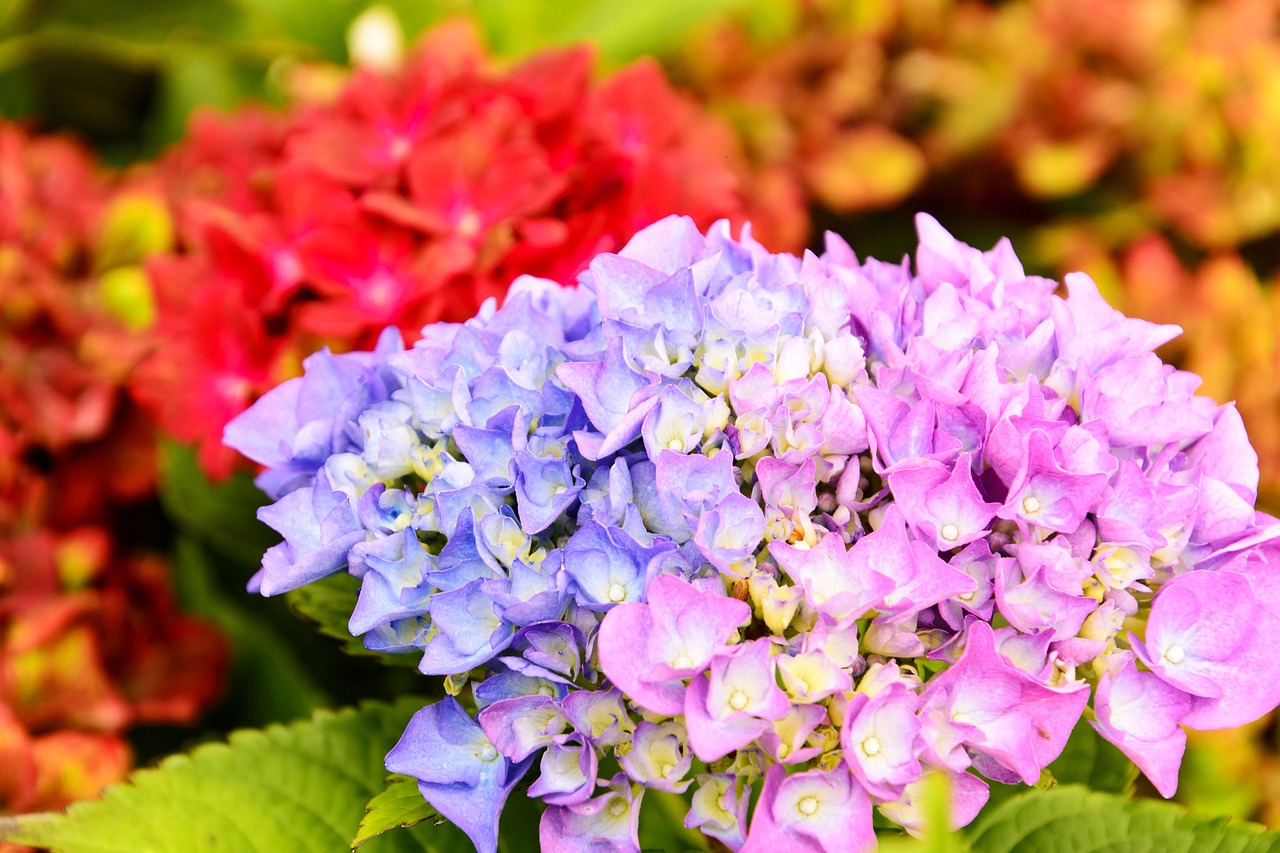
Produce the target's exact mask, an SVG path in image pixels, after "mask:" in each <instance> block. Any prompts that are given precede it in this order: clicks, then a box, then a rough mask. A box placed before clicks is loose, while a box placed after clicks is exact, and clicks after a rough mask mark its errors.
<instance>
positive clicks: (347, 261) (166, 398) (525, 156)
mask: <svg viewBox="0 0 1280 853" xmlns="http://www.w3.org/2000/svg"><path fill="white" fill-rule="evenodd" d="M590 70H591V54H590V52H589V51H587V50H584V49H577V50H567V51H557V52H548V53H545V54H541V55H539V56H536V57H534V58H533V59H531V60H529V61H527V62H525V63H523V64H522V65H520V66H518V67H516V68H515V69H513V70H511V71H510V72H502V71H500V70H497V69H495V68H494V67H492V65H491V64H490V63H489V62H488V61H487V60H486V59H485V57H484V54H483V52H482V50H481V49H480V48H479V46H478V45H477V43H476V40H475V37H474V34H473V33H472V32H471V30H470V29H469V28H468V27H466V26H465V25H462V24H457V23H454V24H449V25H446V26H443V27H441V28H438V29H437V30H435V31H434V32H433V33H432V34H431V35H430V36H429V37H428V38H427V40H426V41H425V42H424V43H423V44H422V45H421V46H420V48H419V50H418V51H417V52H416V53H415V54H414V56H413V57H411V58H410V60H409V61H408V62H407V64H406V66H405V68H404V69H403V70H402V71H400V72H398V73H396V74H394V75H389V76H379V75H377V74H375V73H373V72H370V71H360V72H356V73H355V74H353V75H352V76H351V77H350V79H349V80H348V82H347V84H346V86H345V88H344V89H343V91H342V92H341V93H340V94H339V95H338V97H337V98H336V100H334V101H333V102H332V103H328V104H310V105H306V106H302V107H298V108H295V109H294V110H293V111H292V112H289V113H286V114H285V115H284V116H282V117H280V118H279V119H278V120H277V121H275V122H270V121H267V120H264V118H263V117H262V115H261V114H260V113H256V112H250V113H246V114H245V118H244V119H243V120H244V121H245V122H247V123H248V125H249V127H248V128H247V130H246V133H245V136H246V139H247V140H248V141H246V142H235V141H234V139H235V137H236V131H235V128H236V126H237V123H238V122H239V121H241V119H240V118H238V117H235V116H233V117H231V118H229V119H225V120H223V124H222V127H221V128H220V129H215V128H214V126H213V124H212V122H213V120H212V119H209V118H204V119H203V120H202V122H201V124H200V125H199V127H197V128H196V130H195V133H196V137H195V139H194V140H189V141H186V142H184V143H182V144H180V145H179V146H178V148H176V149H175V150H174V151H173V152H171V153H170V154H169V155H168V157H167V158H166V162H165V165H163V166H162V167H161V169H160V175H161V176H162V177H167V178H169V179H171V180H172V179H174V178H176V179H177V180H178V181H179V182H180V184H181V189H180V190H178V191H173V190H171V191H169V192H168V193H167V195H168V197H169V198H170V199H171V201H172V203H173V204H174V205H175V211H174V218H175V220H176V221H177V222H178V224H179V231H180V235H179V236H180V241H179V242H180V252H179V253H178V254H177V255H176V256H174V257H171V258H166V259H164V260H162V261H157V262H155V263H153V264H151V265H150V267H149V271H150V272H151V274H152V278H153V281H154V283H155V286H156V289H157V291H158V293H159V299H158V306H159V319H158V322H157V325H156V327H155V330H154V343H155V352H154V355H153V356H152V357H151V359H150V362H149V364H148V365H146V367H145V368H144V370H143V371H141V372H140V373H139V379H138V382H137V383H136V385H135V387H136V388H137V392H138V394H139V396H141V397H143V398H145V399H146V400H148V401H150V404H151V408H152V410H153V411H155V412H156V413H157V416H158V417H159V419H160V422H161V424H162V425H163V426H164V428H165V429H166V430H168V431H169V432H171V433H172V434H174V435H175V436H177V437H179V438H181V439H183V440H187V441H195V442H198V443H199V444H200V446H201V453H200V458H201V461H202V464H203V466H204V468H205V470H206V471H207V472H208V473H210V474H212V475H214V476H220V475H223V474H226V473H227V472H228V471H229V470H230V465H231V462H232V459H233V457H231V456H230V455H229V452H228V451H225V450H223V449H222V448H221V436H222V429H223V426H224V425H225V424H226V422H227V421H228V420H229V419H230V418H231V417H232V416H234V415H235V414H237V413H238V412H239V411H241V410H242V409H243V408H245V407H247V406H248V404H249V403H250V402H252V401H253V399H255V398H256V397H257V396H259V395H261V394H262V393H264V392H265V391H266V390H267V389H269V388H270V387H272V386H273V385H274V384H276V383H277V382H279V381H280V380H281V379H284V378H286V377H287V376H290V375H295V374H296V373H297V372H298V370H299V364H298V356H299V354H302V353H306V352H309V351H310V350H311V349H313V348H314V347H315V346H317V345H318V344H325V345H328V346H330V347H331V348H333V349H335V350H346V349H351V348H353V347H358V346H367V345H369V344H371V343H372V342H373V340H374V339H375V338H376V336H377V334H378V332H379V331H380V330H381V329H382V328H384V327H385V326H388V325H395V326H398V327H400V328H401V329H402V330H403V331H404V332H405V333H406V336H407V337H410V338H412V337H413V336H415V335H416V334H417V332H418V330H419V329H420V328H421V327H422V326H423V325H424V324H426V323H430V322H434V321H437V320H442V319H446V320H462V319H465V318H467V317H469V316H471V315H472V314H473V313H474V312H475V310H476V309H477V308H478V307H479V305H480V303H481V302H482V301H483V300H484V299H486V298H488V297H490V296H496V297H501V296H502V294H504V293H505V292H506V288H507V287H508V286H509V285H510V283H511V281H512V280H513V279H514V278H515V277H517V276H519V275H521V274H526V273H528V274H534V275H540V276H545V277H549V278H552V279H554V280H556V281H559V282H561V283H563V284H573V283H574V281H575V280H576V277H577V274H578V273H579V272H580V271H581V270H582V269H583V267H584V266H585V264H586V263H587V261H588V260H590V258H591V257H593V256H594V255H595V254H597V253H599V252H601V251H607V250H610V249H616V248H617V247H619V246H621V245H623V244H624V243H625V242H626V240H627V239H628V238H629V237H630V236H631V235H632V234H633V233H634V232H635V231H637V230H639V229H640V228H641V227H643V226H645V225H647V224H649V223H650V222H652V221H654V220H656V219H659V218H661V217H662V216H665V215H667V214H670V213H684V214H688V215H690V216H692V217H693V218H694V219H695V220H697V222H698V224H699V225H700V226H703V227H705V226H708V225H710V224H711V223H712V222H713V221H715V220H716V219H719V218H722V217H730V218H733V219H741V218H743V216H744V200H743V198H742V192H741V188H742V187H743V186H744V178H745V177H746V175H745V171H744V166H743V163H744V158H743V156H742V154H741V152H740V151H739V149H738V147H737V143H736V141H735V139H734V137H733V135H732V133H731V132H730V131H729V129H728V127H727V126H725V125H724V124H722V123H721V122H720V121H718V120H717V119H714V118H712V117H711V116H709V115H708V114H706V113H704V112H702V111H701V110H700V109H699V107H698V106H697V105H696V104H695V103H694V102H693V101H692V100H690V99H688V98H686V97H685V96H682V95H680V94H678V93H677V92H675V91H674V90H673V89H672V88H671V87H670V85H669V84H668V83H667V82H666V80H665V79H664V78H663V76H662V74H661V72H660V71H659V70H658V67H657V66H656V65H655V64H652V63H642V64H640V65H638V66H635V67H633V68H631V69H629V70H626V71H623V72H622V73H620V74H616V75H614V76H613V77H611V78H608V79H606V80H605V81H604V82H603V83H601V84H599V85H593V84H592V83H591V80H590ZM277 131H278V132H277ZM211 139H226V140H229V141H231V145H230V148H231V151H230V153H228V152H224V151H220V150H215V149H214V148H212V147H210V144H209V140H211ZM251 154H253V155H256V156H257V157H258V159H257V160H256V161H254V162H249V159H250V157H249V155H251ZM175 164H177V165H175ZM219 170H225V171H226V172H227V173H228V174H227V175H226V176H225V177H224V178H215V177H209V178H205V179H202V181H201V182H200V185H199V186H197V185H196V182H195V181H192V180H190V179H189V178H188V177H187V176H188V175H190V174H196V173H200V174H205V173H209V172H212V173H214V174H216V173H218V172H219ZM206 186H207V187H208V188H209V189H208V191H203V190H202V189H201V188H202V187H206ZM773 194H774V195H777V194H778V193H777V192H776V191H774V192H773ZM775 248H796V247H794V246H785V247H775ZM210 291H216V293H210Z"/></svg>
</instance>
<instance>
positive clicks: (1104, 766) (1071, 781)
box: [1049, 719, 1138, 794]
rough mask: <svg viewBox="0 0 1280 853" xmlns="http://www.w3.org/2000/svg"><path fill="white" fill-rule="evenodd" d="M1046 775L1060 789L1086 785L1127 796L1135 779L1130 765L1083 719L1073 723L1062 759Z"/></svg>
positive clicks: (1134, 768) (1122, 755)
mask: <svg viewBox="0 0 1280 853" xmlns="http://www.w3.org/2000/svg"><path fill="white" fill-rule="evenodd" d="M1049 772H1050V773H1052V774H1053V778H1054V780H1055V781H1056V782H1057V783H1058V784H1059V785H1088V786H1089V787H1091V788H1093V790H1095V791H1102V792H1104V793H1110V794H1128V793H1129V792H1130V791H1132V790H1133V782H1134V780H1135V779H1137V778H1138V768H1137V767H1135V766H1134V764H1133V762H1132V761H1130V760H1129V759H1128V758H1125V756H1124V753H1122V752H1121V751H1120V750H1118V749H1116V748H1115V747H1114V746H1112V745H1111V744H1109V743H1107V742H1106V741H1105V740H1103V739H1102V738H1101V737H1100V736H1099V735H1098V733H1097V732H1095V731H1094V730H1093V726H1091V725H1089V724H1088V723H1087V722H1085V721H1084V720H1083V719H1082V720H1080V721H1079V722H1078V723H1076V727H1075V729H1073V730H1072V732H1071V737H1070V738H1068V740H1067V745H1066V748H1065V749H1063V750H1062V755H1060V756H1058V758H1057V760H1056V761H1054V762H1053V763H1052V764H1050V765H1049Z"/></svg>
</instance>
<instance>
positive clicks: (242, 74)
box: [0, 0, 751, 161]
mask: <svg viewBox="0 0 1280 853" xmlns="http://www.w3.org/2000/svg"><path fill="white" fill-rule="evenodd" d="M375 2H377V3H378V4H379V5H383V6H386V7H388V8H390V9H391V10H393V11H394V12H395V13H396V15H397V16H398V17H399V18H400V21H401V24H402V27H403V30H404V33H405V35H406V37H407V38H408V40H409V41H413V40H416V38H417V37H418V36H419V35H420V34H421V33H422V31H423V30H425V29H426V28H428V27H429V26H432V25H434V24H437V23H439V22H440V21H441V20H443V19H444V18H446V17H448V16H451V15H464V16H469V17H471V18H472V19H473V20H475V21H476V23H477V25H478V26H479V28H480V30H481V31H482V32H483V33H484V35H485V38H486V39H487V40H488V42H489V44H490V46H491V47H492V49H493V51H494V52H495V53H496V54H497V55H498V56H501V57H506V58H519V57H522V56H524V55H526V54H528V53H531V52H533V51H535V50H538V49H540V48H544V47H548V46H553V45H565V44H570V43H573V42H578V41H590V42H593V43H594V44H595V45H596V46H597V49H598V51H599V54H600V57H601V62H602V65H603V66H604V67H606V68H612V67H617V66H620V65H623V64H625V63H627V62H630V61H632V60H634V59H636V58H637V57H640V56H643V55H647V54H662V53H664V52H667V51H669V50H671V49H672V48H674V47H675V46H676V45H677V44H679V43H680V41H681V40H682V39H683V38H684V37H685V36H686V35H687V34H688V32H689V31H690V30H691V29H693V28H694V27H696V26H698V25H699V24H701V23H703V22H705V21H707V20H708V19H710V18H713V17H718V16H723V15H725V14H727V13H729V12H732V11H737V10H740V9H742V8H744V7H747V6H750V5H751V3H750V2H749V0H708V2H703V3H687V2H679V0H646V2H644V3H629V4H620V3H615V2H611V0H443V2H434V3H423V2H420V0H329V2H324V3H316V2H312V0H183V2H181V3H175V2H171V0H9V2H8V4H7V5H6V3H3V2H0V114H4V115H8V116H11V117H16V116H24V115H32V114H34V115H35V116H36V117H37V119H38V123H39V124H40V125H42V126H45V127H58V128H69V129H73V130H76V131H78V132H80V133H82V134H84V135H86V136H88V137H89V138H90V139H91V140H92V141H93V142H94V143H96V145H97V146H98V147H99V148H100V149H102V150H103V152H104V153H105V154H107V155H108V156H109V158H111V159H114V160H118V161H129V160H135V159H139V158H145V157H149V156H154V155H155V154H156V153H158V152H159V151H160V150H161V148H163V147H164V146H165V145H167V144H169V143H171V142H174V141H176V140H177V139H179V138H180V137H181V136H182V134H183V132H184V130H185V128H186V124H187V119H188V117H189V116H190V114H191V111H192V110H193V109H195V108H196V107H198V106H203V105H207V106H213V107H217V108H220V109H230V108H232V107H234V106H235V105H237V104H239V103H241V102H243V101H245V100H251V99H252V100H268V101H270V100H276V99H278V98H279V97H280V96H281V94H282V93H281V92H280V91H279V87H278V85H277V84H278V77H275V76H274V75H273V74H272V70H273V69H279V68H282V67H285V66H287V65H288V64H289V63H291V62H296V61H298V60H304V61H314V60H324V61H328V62H334V63H344V62H346V61H347V45H346V38H347V30H348V28H349V27H350V25H351V22H352V21H353V20H354V19H355V18H356V17H358V16H359V15H360V14H361V13H362V12H364V11H365V10H366V9H368V8H369V7H370V6H372V5H375Z"/></svg>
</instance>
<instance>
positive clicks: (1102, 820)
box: [969, 785, 1280, 853]
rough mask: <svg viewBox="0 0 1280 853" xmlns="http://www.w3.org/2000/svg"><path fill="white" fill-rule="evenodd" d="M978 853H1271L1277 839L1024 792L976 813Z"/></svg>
mask: <svg viewBox="0 0 1280 853" xmlns="http://www.w3.org/2000/svg"><path fill="white" fill-rule="evenodd" d="M969 840H970V843H971V846H972V849H973V850H974V851H981V853H1015V851H1032V850H1034V851H1036V853H1144V851H1149V853H1272V851H1280V833H1274V832H1264V831H1263V829H1262V827H1260V826H1257V825H1255V824H1247V823H1232V822H1229V821H1227V820H1224V819H1222V818H1212V819H1210V818H1202V817H1196V816H1193V815H1188V814H1187V813H1186V812H1184V811H1183V810H1182V809H1181V808H1179V807H1178V806H1175V805H1171V804H1169V803H1165V802H1160V801H1155V800H1141V801H1137V802H1133V801H1130V800H1127V799H1126V798H1124V797H1120V796H1116V795H1114V794H1102V793H1097V792H1093V791H1090V790H1089V789H1087V788H1084V787H1082V786H1079V785H1071V786H1066V787H1060V788H1054V789H1052V790H1047V791H1042V790H1035V791H1029V792H1027V793H1025V794H1022V795H1020V796H1018V797H1015V798H1013V799H1011V800H1009V801H1007V802H1005V803H1004V804H1002V805H1000V806H999V807H997V808H995V809H994V810H991V811H989V812H986V813H984V814H983V815H982V816H981V817H979V818H978V820H977V822H976V823H975V824H974V826H973V827H972V829H971V830H970V834H969Z"/></svg>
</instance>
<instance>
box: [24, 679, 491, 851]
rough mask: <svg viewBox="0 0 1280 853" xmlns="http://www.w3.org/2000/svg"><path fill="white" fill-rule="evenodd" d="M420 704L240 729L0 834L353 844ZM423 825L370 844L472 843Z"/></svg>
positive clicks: (124, 843) (114, 840)
mask: <svg viewBox="0 0 1280 853" xmlns="http://www.w3.org/2000/svg"><path fill="white" fill-rule="evenodd" d="M421 705H422V702H421V701H420V700H414V699H402V700H400V701H398V702H396V703H395V704H393V705H386V704H380V703H370V704H366V705H364V706H362V707H360V708H358V709H346V710H342V711H338V712H328V711H321V712H317V713H316V714H315V716H314V717H312V718H311V719H310V720H307V721H304V722H299V723H294V724H292V725H288V726H278V725H277V726H270V727H268V728H267V729H264V730H260V731H240V732H236V733H234V734H232V735H231V738H230V740H229V742H228V743H225V744H223V743H219V744H207V745H205V746H201V747H199V748H197V749H196V750H194V751H193V752H191V753H190V754H187V755H179V756H174V757H171V758H168V759H165V760H164V761H163V762H161V764H160V766H159V767H157V768H155V769H151V770H140V771H138V772H136V773H134V774H133V775H132V776H131V777H130V778H129V780H128V781H127V782H124V783H121V784H119V785H114V786H112V787H110V788H108V789H107V790H106V791H105V792H104V793H103V796H102V798H101V799H100V800H96V801H90V802H82V803H77V804H75V805H73V806H71V807H70V808H69V809H68V810H67V813H66V814H39V815H29V816H23V817H18V818H8V819H4V820H0V838H3V839H6V840H9V841H14V842H17V843H21V844H30V845H33V846H39V847H47V848H49V849H51V850H53V851H55V853H126V852H127V853H144V851H177V850H181V851H184V853H204V851H216V850H270V851H273V853H302V851H307V853H312V851H314V853H330V851H335V850H346V849H347V848H348V843H349V842H350V840H351V838H352V837H353V836H354V835H355V834H356V831H357V827H358V826H359V824H360V819H361V814H362V811H363V806H362V804H363V803H365V802H367V801H368V800H369V798H370V797H371V796H373V795H374V794H375V793H377V792H379V791H381V790H382V788H383V779H384V777H385V776H386V770H385V768H384V766H383V756H384V755H385V754H386V752H387V751H388V750H389V749H390V748H391V747H392V746H393V745H394V744H395V742H396V740H397V739H398V738H399V736H400V733H401V731H402V730H403V728H404V726H405V724H406V723H407V722H408V720H409V717H410V716H412V714H413V713H414V712H415V711H416V710H417V709H418V708H419V707H420V706H421ZM424 831H425V832H426V834H422V833H418V832H416V831H414V830H408V831H403V832H396V833H391V834H388V835H386V836H383V837H380V838H376V839H374V840H373V841H371V842H369V844H367V845H366V846H364V847H362V848H361V851H362V853H420V852H421V851H442V853H443V851H449V850H464V849H466V846H465V844H466V842H465V839H463V838H462V837H461V835H460V833H458V831H457V830H456V829H453V828H452V827H448V826H444V827H426V828H424ZM427 839H429V840H427Z"/></svg>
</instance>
